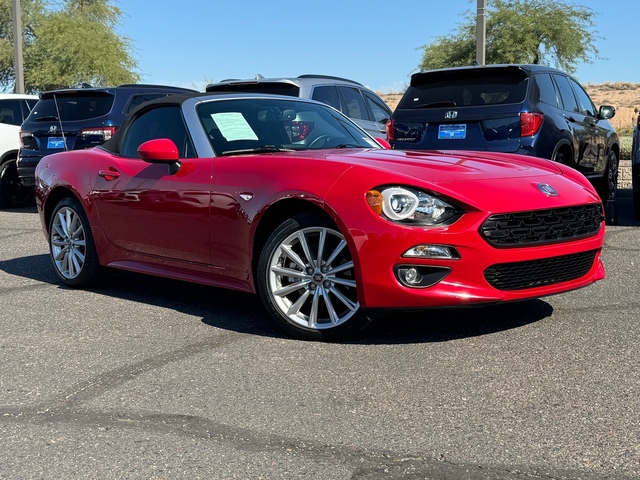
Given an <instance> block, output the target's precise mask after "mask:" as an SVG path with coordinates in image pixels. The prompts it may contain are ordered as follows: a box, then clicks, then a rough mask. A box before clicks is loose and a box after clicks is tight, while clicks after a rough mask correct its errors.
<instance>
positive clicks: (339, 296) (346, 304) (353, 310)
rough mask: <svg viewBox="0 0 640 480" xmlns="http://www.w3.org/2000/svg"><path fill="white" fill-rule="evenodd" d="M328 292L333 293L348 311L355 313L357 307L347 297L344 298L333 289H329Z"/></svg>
mask: <svg viewBox="0 0 640 480" xmlns="http://www.w3.org/2000/svg"><path fill="white" fill-rule="evenodd" d="M330 290H331V293H333V294H334V295H335V296H336V297H337V298H338V299H339V300H340V301H341V302H342V303H344V304H345V306H346V307H347V308H348V309H349V310H351V311H352V312H355V311H356V310H357V309H358V306H359V305H358V304H357V303H355V302H352V301H351V300H350V299H348V298H347V297H345V296H344V295H343V294H342V292H341V291H340V290H338V289H337V288H333V287H331V289H330Z"/></svg>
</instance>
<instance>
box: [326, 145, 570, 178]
mask: <svg viewBox="0 0 640 480" xmlns="http://www.w3.org/2000/svg"><path fill="white" fill-rule="evenodd" d="M342 155H344V153H343V151H342V152H341V154H340V158H338V157H337V155H336V158H335V159H336V160H338V159H339V160H341V161H344V157H343V156H342ZM331 157H332V155H331V154H329V155H327V159H329V160H331V159H332V158H331ZM348 157H349V162H350V163H352V164H359V165H362V166H366V167H369V168H379V169H381V170H386V171H388V170H392V171H393V172H395V173H398V174H401V175H408V176H411V177H415V178H419V179H421V180H423V181H428V182H429V183H432V184H434V185H444V184H447V183H451V182H456V183H458V182H471V181H482V180H502V179H504V180H506V179H509V180H511V179H514V178H533V177H536V178H539V177H541V176H545V175H562V173H563V171H562V169H561V167H560V166H559V165H557V164H554V163H553V162H551V161H549V160H543V159H539V158H535V157H527V156H524V155H513V154H504V153H490V152H472V151H444V150H443V151H410V150H364V151H362V150H359V151H354V152H353V153H351V154H349V155H348Z"/></svg>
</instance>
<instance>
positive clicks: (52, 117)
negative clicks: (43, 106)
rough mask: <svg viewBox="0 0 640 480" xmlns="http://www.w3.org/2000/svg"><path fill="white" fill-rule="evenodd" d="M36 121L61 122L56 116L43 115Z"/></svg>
mask: <svg viewBox="0 0 640 480" xmlns="http://www.w3.org/2000/svg"><path fill="white" fill-rule="evenodd" d="M36 120H59V118H58V117H56V116H55V115H43V116H42V117H38V118H36Z"/></svg>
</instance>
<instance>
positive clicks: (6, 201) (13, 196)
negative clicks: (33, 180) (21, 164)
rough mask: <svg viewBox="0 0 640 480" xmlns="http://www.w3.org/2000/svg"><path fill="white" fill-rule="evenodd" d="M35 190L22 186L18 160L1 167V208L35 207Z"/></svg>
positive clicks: (9, 161)
mask: <svg viewBox="0 0 640 480" xmlns="http://www.w3.org/2000/svg"><path fill="white" fill-rule="evenodd" d="M34 198H35V195H34V189H33V188H30V187H25V186H24V185H22V182H21V181H20V178H19V177H18V167H17V166H16V160H15V159H11V160H7V161H6V162H4V163H3V164H2V165H0V208H21V207H28V206H31V205H33V202H34Z"/></svg>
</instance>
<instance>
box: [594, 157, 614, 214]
mask: <svg viewBox="0 0 640 480" xmlns="http://www.w3.org/2000/svg"><path fill="white" fill-rule="evenodd" d="M595 186H596V190H597V192H598V195H600V199H601V200H602V203H604V206H605V211H606V215H605V216H606V220H607V224H608V225H616V224H617V222H618V219H617V204H616V194H617V192H618V157H617V155H616V153H615V152H610V153H609V159H608V160H607V167H606V170H605V172H604V176H603V177H602V178H601V179H600V180H599V181H598V183H597V184H596V185H595Z"/></svg>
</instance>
